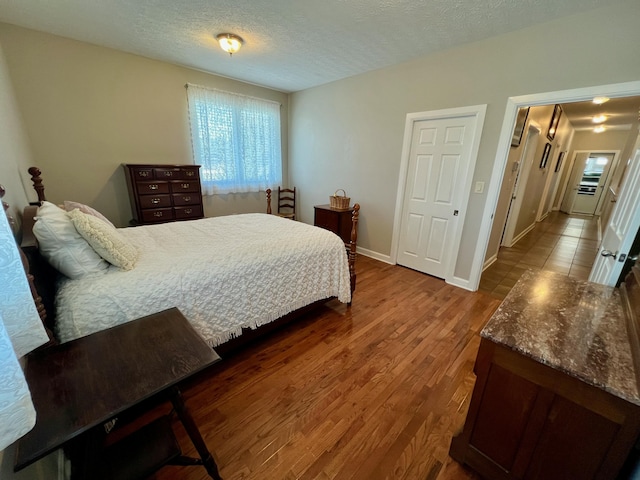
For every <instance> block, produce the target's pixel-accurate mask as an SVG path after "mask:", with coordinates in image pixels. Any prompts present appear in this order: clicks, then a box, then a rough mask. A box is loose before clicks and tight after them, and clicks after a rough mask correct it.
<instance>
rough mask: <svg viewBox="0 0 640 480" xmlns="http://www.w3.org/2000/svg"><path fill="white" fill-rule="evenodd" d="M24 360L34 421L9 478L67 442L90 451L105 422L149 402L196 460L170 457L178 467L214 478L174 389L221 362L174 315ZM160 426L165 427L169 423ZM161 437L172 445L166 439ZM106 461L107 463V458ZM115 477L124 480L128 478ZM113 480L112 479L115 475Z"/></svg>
mask: <svg viewBox="0 0 640 480" xmlns="http://www.w3.org/2000/svg"><path fill="white" fill-rule="evenodd" d="M26 359H27V363H26V367H25V376H26V379H27V382H28V384H29V389H30V391H31V396H32V399H33V403H34V406H35V409H36V413H37V420H36V425H35V427H34V428H33V430H31V431H30V432H29V433H27V435H25V436H24V437H23V438H21V439H20V440H19V442H18V445H17V449H16V458H15V470H16V471H17V470H20V469H22V468H24V467H26V466H27V465H29V464H31V463H33V462H35V461H36V460H39V459H40V458H42V457H44V456H45V455H47V454H49V453H50V452H52V451H54V450H56V449H58V448H60V447H62V446H68V445H69V444H73V443H74V442H75V443H76V444H80V445H90V444H92V443H93V439H95V437H96V436H95V434H94V433H95V432H102V434H105V433H104V432H105V429H104V428H103V425H104V424H105V423H106V422H109V421H111V420H112V419H114V418H117V417H118V416H119V415H123V416H126V413H127V411H129V412H130V411H131V410H132V409H133V410H135V407H136V406H139V405H140V404H141V403H143V402H145V401H147V400H149V399H152V398H153V399H161V400H165V401H171V402H172V404H173V407H174V410H175V413H176V414H177V415H178V417H179V419H180V420H181V421H182V423H183V425H184V427H185V430H186V431H187V433H188V434H189V437H190V438H191V440H192V442H193V444H194V446H195V447H196V450H197V451H198V454H199V455H200V459H188V458H187V457H181V456H177V454H179V453H180V452H179V451H178V452H173V454H172V455H171V457H172V458H173V459H176V457H177V460H178V462H177V463H181V464H202V465H204V467H205V468H206V469H207V472H208V473H209V475H210V476H211V477H212V478H214V479H219V478H220V475H219V473H218V469H217V466H216V464H215V462H214V460H213V456H212V455H211V453H210V452H209V450H208V448H207V446H206V444H205V443H204V440H203V439H202V436H201V435H200V432H199V431H198V428H197V426H196V424H195V422H194V420H193V418H192V417H191V415H190V414H189V412H188V410H187V408H186V406H185V404H184V401H183V399H182V395H181V393H180V390H179V389H178V387H177V384H179V383H180V382H181V381H183V380H185V379H187V378H189V377H191V376H192V375H194V374H196V373H197V372H199V371H201V370H203V369H205V368H207V367H209V366H210V365H212V364H214V363H215V362H217V361H219V360H220V357H219V356H218V354H217V353H216V352H215V351H214V350H213V349H212V348H211V347H209V346H208V345H207V344H206V343H205V342H204V340H202V338H201V337H200V335H198V333H197V332H196V331H195V330H194V329H193V328H192V327H191V325H190V324H189V322H188V321H187V320H186V318H185V317H184V316H183V315H182V313H181V312H180V311H179V310H178V309H176V308H172V309H169V310H165V311H163V312H160V313H157V314H154V315H150V316H147V317H143V318H140V319H137V320H134V321H131V322H128V323H125V324H122V325H118V326H116V327H113V328H110V329H108V330H104V331H101V332H98V333H95V334H92V335H89V336H86V337H82V338H79V339H76V340H73V341H70V342H67V343H63V344H62V345H57V346H53V347H48V348H45V349H42V350H40V351H36V352H32V353H31V354H29V355H27V356H26ZM116 423H117V422H116ZM164 423H165V424H166V425H168V427H169V428H170V422H167V421H165V422H164ZM157 428H158V424H156V426H155V427H151V430H150V431H149V432H148V433H149V435H147V436H150V437H153V438H155V439H158V438H162V435H160V434H159V431H158V430H157ZM92 432H93V433H92ZM133 435H135V434H133ZM168 438H170V439H173V443H174V444H175V437H173V434H172V433H171V435H170V437H168ZM139 441H140V439H138V438H135V437H134V439H133V440H132V441H131V440H130V441H129V447H130V446H132V444H137V443H139ZM125 445H126V443H125ZM116 446H117V445H116ZM112 450H114V449H112ZM124 450H127V451H128V450H130V448H128V447H127V448H124ZM146 450H153V449H149V448H146ZM115 451H118V449H117V448H116V449H115ZM122 451H123V448H120V452H122ZM86 455H87V452H86V451H85V452H83V454H82V456H84V457H86ZM100 456H101V453H100V452H93V453H92V454H91V457H92V458H91V462H88V461H87V462H85V463H93V464H94V465H96V464H99V462H98V463H96V462H97V461H98V460H97V459H99V458H100ZM156 457H157V458H156V460H155V461H156V463H157V464H158V465H157V467H159V466H161V465H162V464H164V463H166V462H165V461H164V459H162V458H160V457H161V454H160V453H158V454H157V455H156ZM136 460H137V459H135V458H134V459H133V460H132V461H136ZM180 460H181V461H182V462H180ZM123 461H124V460H123ZM109 462H110V463H111V464H113V459H110V460H109ZM158 462H159V463H158ZM72 463H73V460H72ZM112 466H113V465H111V467H112ZM111 467H110V468H111ZM87 468H95V466H94V467H92V466H91V465H89V466H88V467H86V466H81V467H76V466H75V465H74V467H73V471H74V476H80V477H83V476H84V475H82V474H78V475H76V472H81V471H83V472H87V471H89V470H87ZM125 468H126V466H125ZM94 473H95V472H93V473H92V476H93V474H94ZM101 475H102V474H101ZM121 475H123V476H125V478H130V476H131V475H133V474H132V473H131V472H129V473H125V474H121ZM110 476H111V474H109V475H107V477H106V478H110ZM113 476H114V477H116V478H117V477H118V475H116V474H115V473H114V474H113ZM94 478H95V477H94Z"/></svg>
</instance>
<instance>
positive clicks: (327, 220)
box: [313, 205, 353, 243]
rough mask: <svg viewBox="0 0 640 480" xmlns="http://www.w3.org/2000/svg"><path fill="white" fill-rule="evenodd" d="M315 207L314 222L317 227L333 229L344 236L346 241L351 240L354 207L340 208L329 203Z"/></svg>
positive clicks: (340, 235) (341, 236)
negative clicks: (332, 206)
mask: <svg viewBox="0 0 640 480" xmlns="http://www.w3.org/2000/svg"><path fill="white" fill-rule="evenodd" d="M313 208H314V209H315V214H314V218H313V224H314V225H315V226H316V227H321V228H324V229H326V230H330V231H332V232H333V233H335V234H336V235H338V236H339V237H340V238H342V241H343V242H344V243H349V242H350V241H351V228H352V226H353V219H352V216H353V208H349V209H347V210H338V209H336V208H331V206H329V205H316V206H315V207H313Z"/></svg>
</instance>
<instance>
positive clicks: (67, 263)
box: [33, 202, 109, 278]
mask: <svg viewBox="0 0 640 480" xmlns="http://www.w3.org/2000/svg"><path fill="white" fill-rule="evenodd" d="M35 218H36V223H35V224H34V226H33V234H34V235H35V236H36V238H37V239H38V246H39V250H40V253H41V254H42V256H43V257H44V258H45V259H46V260H47V261H48V262H49V263H50V264H51V266H52V267H54V268H55V269H56V270H58V271H59V272H61V273H63V274H64V275H66V276H67V277H69V278H81V277H84V276H85V275H91V274H96V273H104V272H105V271H106V269H107V268H109V264H108V263H107V262H105V261H104V260H103V259H102V258H101V257H100V255H98V254H97V253H96V252H95V251H94V250H93V248H92V247H91V245H89V244H88V243H87V241H86V240H85V239H84V238H82V237H81V236H80V234H79V233H78V231H77V230H76V228H75V227H74V226H73V222H72V221H71V219H70V218H69V217H68V216H67V212H65V211H64V210H63V209H61V208H60V207H58V206H56V205H54V204H53V203H50V202H42V206H40V207H39V208H38V211H37V213H36V217H35Z"/></svg>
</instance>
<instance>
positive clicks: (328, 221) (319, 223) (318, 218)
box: [313, 208, 339, 234]
mask: <svg viewBox="0 0 640 480" xmlns="http://www.w3.org/2000/svg"><path fill="white" fill-rule="evenodd" d="M338 220H339V217H338V215H336V212H333V211H331V210H325V209H323V208H316V213H315V219H314V222H313V224H314V225H315V226H316V227H321V228H324V229H326V230H330V231H332V232H333V233H336V234H337V233H338V226H339V225H338Z"/></svg>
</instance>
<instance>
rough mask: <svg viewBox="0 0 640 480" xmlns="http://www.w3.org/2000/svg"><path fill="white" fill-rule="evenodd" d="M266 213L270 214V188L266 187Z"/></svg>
mask: <svg viewBox="0 0 640 480" xmlns="http://www.w3.org/2000/svg"><path fill="white" fill-rule="evenodd" d="M267 213H268V214H269V215H271V189H270V188H267Z"/></svg>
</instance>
